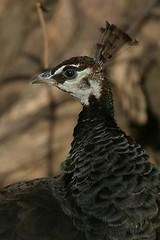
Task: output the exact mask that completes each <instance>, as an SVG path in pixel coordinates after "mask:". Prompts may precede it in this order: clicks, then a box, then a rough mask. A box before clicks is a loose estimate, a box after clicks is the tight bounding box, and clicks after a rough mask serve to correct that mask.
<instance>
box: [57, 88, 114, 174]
mask: <svg viewBox="0 0 160 240" xmlns="http://www.w3.org/2000/svg"><path fill="white" fill-rule="evenodd" d="M107 89H109V88H108V87H107ZM105 93H106V92H105V91H104V93H102V95H101V97H100V99H96V97H94V96H91V97H90V99H89V105H88V106H85V105H84V106H83V109H82V111H81V112H80V114H79V118H78V123H77V125H76V127H75V128H74V134H73V136H74V140H73V142H72V144H71V150H70V153H69V157H68V158H67V160H66V161H64V162H63V163H62V165H61V169H62V171H63V172H65V173H70V172H72V171H73V169H74V163H75V162H74V160H73V158H72V156H73V155H74V154H75V152H76V151H77V149H79V151H80V148H81V145H83V147H84V145H85V142H86V138H87V139H88V142H86V145H87V144H88V143H89V142H90V141H91V138H92V137H93V136H92V135H97V134H98V133H97V131H99V130H97V129H98V126H100V128H101V129H103V130H102V131H110V129H115V128H117V124H116V121H115V119H114V114H113V100H112V93H111V90H110V89H109V90H108V92H107V94H105Z"/></svg>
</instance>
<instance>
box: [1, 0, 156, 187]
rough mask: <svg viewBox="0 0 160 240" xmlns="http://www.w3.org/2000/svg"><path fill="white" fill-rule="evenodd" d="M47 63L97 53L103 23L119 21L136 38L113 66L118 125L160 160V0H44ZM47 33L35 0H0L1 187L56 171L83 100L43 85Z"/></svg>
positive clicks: (65, 155) (69, 140) (67, 145)
mask: <svg viewBox="0 0 160 240" xmlns="http://www.w3.org/2000/svg"><path fill="white" fill-rule="evenodd" d="M41 3H42V6H43V9H44V17H45V22H46V26H47V39H48V43H49V65H50V67H52V66H55V65H56V64H57V63H59V62H61V61H63V60H65V59H66V58H68V57H72V56H76V55H89V56H94V50H95V48H94V44H95V43H96V42H97V41H98V38H99V33H98V28H99V27H101V26H104V24H105V21H106V20H108V21H109V22H110V23H114V24H116V25H118V26H119V27H121V28H122V29H124V30H126V31H127V32H128V33H129V34H130V35H131V36H132V37H133V38H136V39H138V40H139V42H140V43H139V45H138V46H137V47H132V48H130V49H127V50H126V51H124V53H123V54H120V56H119V57H116V59H115V61H113V62H112V66H111V64H110V68H111V70H110V79H111V81H112V85H113V91H114V99H115V112H116V118H117V121H118V123H119V125H120V126H121V127H122V128H123V129H125V130H126V131H127V132H128V134H130V135H131V136H133V137H134V138H135V140H136V141H138V142H139V143H140V144H142V146H143V147H144V148H146V149H147V152H148V153H149V154H150V155H151V158H150V159H151V161H153V162H154V163H155V164H160V79H159V76H160V1H156V0H141V1H138V0H130V1H128V0H121V1H118V0H80V1H75V0H50V1H49V0H48V1H47V0H44V1H41ZM43 42H44V39H43V34H42V28H41V26H40V22H39V17H38V14H37V9H36V1H35V0H30V1H21V0H12V1H11V0H1V1H0V186H2V185H6V184H9V183H12V182H15V181H18V180H22V179H31V178H36V177H40V176H47V175H51V174H58V173H59V172H60V162H62V161H63V160H65V158H66V157H67V153H68V151H69V148H70V142H71V140H72V132H73V127H74V125H75V124H76V120H77V116H78V113H79V111H80V109H81V106H80V104H79V103H78V102H77V101H76V100H74V99H73V98H71V97H70V96H69V95H67V94H65V93H63V92H61V91H60V90H57V89H55V88H51V87H47V86H44V85H41V86H40V85H34V86H30V85H29V82H30V79H31V77H32V76H34V75H35V74H37V73H40V72H41V71H43V66H44V65H43V52H44V46H43Z"/></svg>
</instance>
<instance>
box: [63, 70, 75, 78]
mask: <svg viewBox="0 0 160 240" xmlns="http://www.w3.org/2000/svg"><path fill="white" fill-rule="evenodd" d="M63 75H64V76H65V77H66V78H68V79H73V78H75V77H76V76H77V72H76V70H75V69H71V68H69V69H66V70H65V71H64V72H63Z"/></svg>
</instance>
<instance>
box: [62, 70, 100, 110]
mask: <svg viewBox="0 0 160 240" xmlns="http://www.w3.org/2000/svg"><path fill="white" fill-rule="evenodd" d="M89 74H91V70H90V69H84V70H83V71H80V72H78V74H77V77H76V78H75V79H73V80H66V81H65V82H64V83H63V84H58V86H57V87H59V88H60V89H61V90H63V91H66V92H68V93H70V94H71V95H72V96H74V97H76V98H77V99H79V100H80V101H81V103H82V104H84V105H88V104H89V97H90V96H91V95H94V96H95V97H96V98H97V99H98V98H99V97H100V94H101V85H100V83H99V82H98V81H96V80H89V79H88V81H89V84H90V87H86V89H85V88H83V89H82V88H80V85H81V81H83V79H84V78H86V77H89Z"/></svg>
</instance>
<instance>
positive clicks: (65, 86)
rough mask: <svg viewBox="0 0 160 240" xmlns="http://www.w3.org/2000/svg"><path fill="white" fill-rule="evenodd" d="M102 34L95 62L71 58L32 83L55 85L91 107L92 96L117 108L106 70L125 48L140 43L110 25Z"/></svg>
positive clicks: (37, 77)
mask: <svg viewBox="0 0 160 240" xmlns="http://www.w3.org/2000/svg"><path fill="white" fill-rule="evenodd" d="M100 30H101V38H100V41H99V43H97V44H96V53H95V58H94V59H93V58H90V57H87V56H81V57H73V58H70V59H68V60H66V61H64V62H62V63H61V64H59V65H58V66H56V67H55V68H53V69H52V70H49V71H46V72H44V73H41V74H40V75H38V76H36V77H35V78H34V80H33V81H32V83H46V84H49V85H54V86H56V87H58V88H59V89H61V90H63V91H65V92H68V93H70V95H73V96H74V97H75V98H77V99H79V100H80V101H81V103H82V104H83V105H89V102H90V98H91V97H92V96H94V99H100V97H101V96H102V95H103V97H102V98H101V99H103V101H104V100H106V104H107V103H108V104H109V106H110V105H113V104H112V94H111V91H110V86H109V84H108V80H107V79H105V76H104V71H103V67H104V65H105V64H107V63H108V62H109V61H110V60H111V59H112V58H113V56H114V55H115V53H116V52H117V51H118V50H119V49H120V48H121V47H122V46H123V45H124V44H128V45H135V44H137V40H132V39H131V38H130V37H129V36H128V35H127V34H126V33H125V32H123V31H122V30H120V29H119V28H118V27H116V26H115V25H114V24H109V23H108V22H106V26H105V28H101V29H100ZM104 95H105V96H104Z"/></svg>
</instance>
